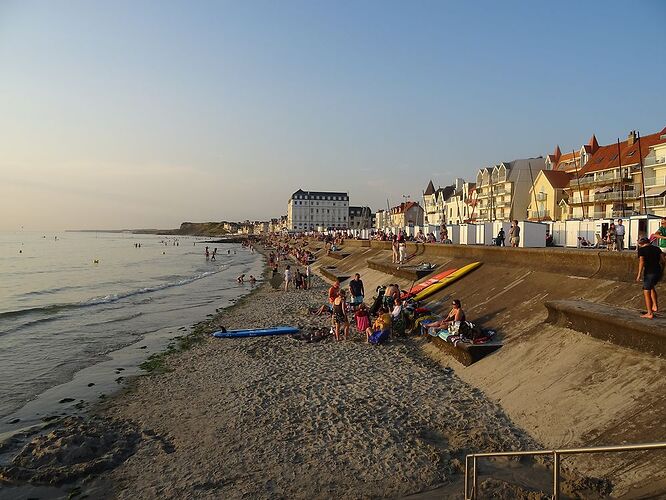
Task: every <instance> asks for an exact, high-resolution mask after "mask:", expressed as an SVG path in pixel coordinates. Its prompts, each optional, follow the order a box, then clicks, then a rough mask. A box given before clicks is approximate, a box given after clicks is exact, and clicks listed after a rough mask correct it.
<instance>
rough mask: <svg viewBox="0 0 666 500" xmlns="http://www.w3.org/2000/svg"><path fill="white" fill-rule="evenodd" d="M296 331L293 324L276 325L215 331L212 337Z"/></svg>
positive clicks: (269, 334)
mask: <svg viewBox="0 0 666 500" xmlns="http://www.w3.org/2000/svg"><path fill="white" fill-rule="evenodd" d="M290 333H298V328H294V327H293V326H276V327H273V328H250V329H247V330H227V331H226V332H222V331H220V332H215V333H213V337H217V338H218V339H236V338H245V337H268V336H271V335H289V334H290Z"/></svg>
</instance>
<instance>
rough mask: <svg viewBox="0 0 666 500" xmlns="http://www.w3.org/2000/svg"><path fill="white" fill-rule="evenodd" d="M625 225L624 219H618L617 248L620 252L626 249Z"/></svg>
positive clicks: (616, 227) (616, 231) (616, 229)
mask: <svg viewBox="0 0 666 500" xmlns="http://www.w3.org/2000/svg"><path fill="white" fill-rule="evenodd" d="M625 229H626V228H625V227H624V226H623V225H622V219H618V220H617V225H616V226H615V248H616V249H617V251H618V252H621V251H622V250H624V231H625Z"/></svg>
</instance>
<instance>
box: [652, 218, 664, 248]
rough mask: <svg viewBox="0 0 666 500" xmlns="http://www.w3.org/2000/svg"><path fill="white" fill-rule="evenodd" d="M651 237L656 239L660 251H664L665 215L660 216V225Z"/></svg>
mask: <svg viewBox="0 0 666 500" xmlns="http://www.w3.org/2000/svg"><path fill="white" fill-rule="evenodd" d="M652 239H655V240H657V245H659V248H660V249H661V251H662V252H664V253H666V217H662V218H661V225H660V226H659V228H658V229H657V230H656V231H655V233H654V234H653V235H652Z"/></svg>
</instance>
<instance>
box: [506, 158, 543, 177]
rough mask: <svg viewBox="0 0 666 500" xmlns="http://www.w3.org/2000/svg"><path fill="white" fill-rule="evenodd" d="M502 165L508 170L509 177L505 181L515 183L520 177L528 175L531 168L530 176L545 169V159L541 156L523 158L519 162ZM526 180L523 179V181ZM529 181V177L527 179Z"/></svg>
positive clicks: (514, 161)
mask: <svg viewBox="0 0 666 500" xmlns="http://www.w3.org/2000/svg"><path fill="white" fill-rule="evenodd" d="M502 165H504V166H505V167H507V169H508V170H509V177H508V179H507V180H509V181H512V182H517V181H518V178H519V177H520V176H522V175H525V173H526V174H527V175H529V170H530V168H532V174H533V175H536V174H538V173H539V171H541V170H544V169H545V168H546V159H545V158H544V157H543V156H539V157H537V158H523V159H520V160H513V161H509V162H502ZM525 179H526V178H523V180H525ZM527 179H529V177H527Z"/></svg>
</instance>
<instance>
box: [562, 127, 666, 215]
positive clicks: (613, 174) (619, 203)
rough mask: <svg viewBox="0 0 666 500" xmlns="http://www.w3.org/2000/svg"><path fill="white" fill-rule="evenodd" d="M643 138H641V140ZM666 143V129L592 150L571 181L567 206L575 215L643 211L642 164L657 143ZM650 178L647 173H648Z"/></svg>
mask: <svg viewBox="0 0 666 500" xmlns="http://www.w3.org/2000/svg"><path fill="white" fill-rule="evenodd" d="M639 139H640V140H639ZM663 143H666V128H664V129H663V130H661V131H660V132H657V133H654V134H650V135H647V136H645V137H640V138H639V135H638V134H637V133H636V131H631V132H629V135H628V136H627V139H626V140H625V141H621V142H618V143H614V144H608V145H605V146H597V147H596V150H594V149H591V151H590V155H589V157H588V158H587V161H585V163H584V164H583V165H582V167H581V168H580V169H579V170H578V172H577V174H574V177H573V178H572V179H571V180H570V181H569V187H568V190H567V191H568V192H569V197H568V199H567V201H566V203H565V204H566V206H567V207H569V214H568V215H569V216H570V217H572V218H595V219H603V218H609V219H610V218H613V219H614V218H618V217H628V216H630V215H634V214H639V213H644V212H645V208H647V207H644V206H643V205H645V203H646V201H645V199H646V196H644V194H645V195H646V194H647V192H644V190H643V182H642V172H641V163H643V165H644V164H645V162H644V161H643V162H642V160H643V159H645V158H646V156H647V155H648V154H649V153H650V152H651V151H652V150H653V149H654V147H655V146H657V145H660V144H663ZM646 177H647V173H646Z"/></svg>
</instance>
